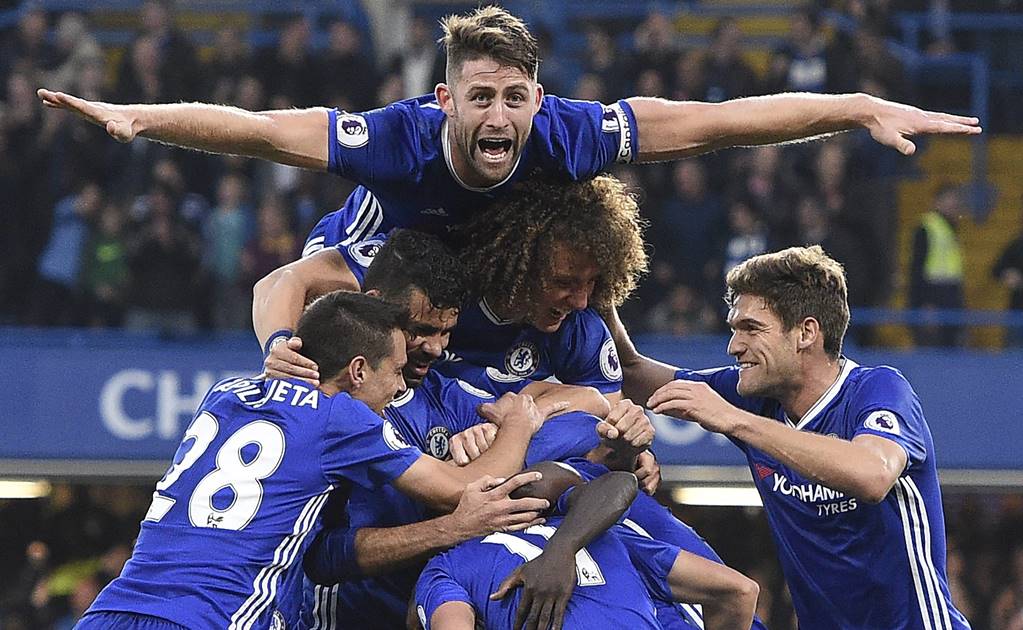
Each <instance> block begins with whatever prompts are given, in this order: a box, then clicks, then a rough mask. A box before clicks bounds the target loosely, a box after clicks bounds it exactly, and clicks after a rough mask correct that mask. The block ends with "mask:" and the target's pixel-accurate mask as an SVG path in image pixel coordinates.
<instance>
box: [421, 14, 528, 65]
mask: <svg viewBox="0 0 1023 630" xmlns="http://www.w3.org/2000/svg"><path fill="white" fill-rule="evenodd" d="M440 23H441V27H442V28H443V29H444V37H442V38H441V39H440V42H441V43H442V44H443V45H444V51H445V52H446V53H447V60H448V61H447V81H448V83H453V82H454V80H455V77H457V76H458V75H459V74H460V73H461V72H462V64H464V63H465V62H467V61H474V60H476V59H483V58H490V59H493V60H494V61H496V62H497V63H498V64H500V65H502V66H508V67H511V68H516V69H518V70H521V71H522V72H523V73H524V74H525V75H526V76H528V77H529V78H531V79H533V80H534V81H535V80H536V75H537V71H538V70H539V68H540V52H539V51H540V46H539V44H538V43H537V41H536V38H535V37H533V35H532V34H531V33H530V32H529V29H528V28H527V27H526V23H525V22H523V21H522V20H521V19H519V18H517V17H515V16H514V15H512V14H511V13H509V12H508V11H506V10H504V9H502V8H501V7H495V6H488V7H480V8H478V9H476V10H475V11H473V12H472V13H469V14H468V15H449V16H447V17H445V18H444V19H443V20H441V22H440Z"/></svg>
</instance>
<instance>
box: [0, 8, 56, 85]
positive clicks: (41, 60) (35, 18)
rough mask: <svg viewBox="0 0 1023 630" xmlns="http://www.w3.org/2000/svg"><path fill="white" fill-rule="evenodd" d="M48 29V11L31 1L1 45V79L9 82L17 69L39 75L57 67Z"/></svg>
mask: <svg viewBox="0 0 1023 630" xmlns="http://www.w3.org/2000/svg"><path fill="white" fill-rule="evenodd" d="M47 28H48V24H47V17H46V11H44V10H43V9H42V8H40V7H38V6H33V5H31V4H28V6H27V7H26V9H25V12H24V13H22V15H21V17H20V18H19V19H18V26H17V30H15V31H14V32H13V33H12V34H11V35H9V36H8V37H5V38H4V39H3V43H2V44H0V81H3V83H4V84H6V83H7V79H8V77H10V75H11V74H12V73H14V72H22V73H27V74H29V75H32V76H35V75H37V74H39V73H41V72H43V71H47V70H50V69H52V68H53V66H54V64H55V63H56V58H55V51H54V48H53V47H52V46H51V45H50V44H49V43H48V42H47V41H46V30H47Z"/></svg>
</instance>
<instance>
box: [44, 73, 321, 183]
mask: <svg viewBox="0 0 1023 630" xmlns="http://www.w3.org/2000/svg"><path fill="white" fill-rule="evenodd" d="M36 93H37V94H38V96H39V98H40V99H41V100H42V102H43V104H44V105H46V106H47V107H51V108H54V109H64V110H67V111H70V112H72V113H74V114H76V115H78V116H79V117H81V118H84V119H85V120H87V121H89V122H91V123H93V124H95V125H99V126H100V127H103V128H104V129H106V130H107V133H108V134H110V135H111V137H113V138H114V139H115V140H117V141H118V142H131V141H132V140H134V139H135V137H136V136H141V137H143V138H148V139H150V140H156V141H157V142H162V143H164V144H171V145H174V146H179V147H185V148H188V149H197V150H199V151H207V152H209V153H226V154H231V155H243V156H246V157H254V158H261V159H264V160H270V161H273V162H279V163H281V164H287V165H289V166H300V167H302V168H308V169H314V170H318V171H325V170H326V169H327V146H328V138H327V135H328V133H327V128H328V124H329V122H328V114H327V112H328V110H327V109H325V108H322V107H317V108H311V109H292V110H276V111H264V112H250V111H246V110H244V109H240V108H237V107H230V106H226V105H209V104H206V103H173V104H158V105H114V104H112V103H103V102H99V101H87V100H85V99H81V98H78V97H76V96H72V95H70V94H65V93H64V92H51V91H50V90H46V89H40V90H38V91H37V92H36Z"/></svg>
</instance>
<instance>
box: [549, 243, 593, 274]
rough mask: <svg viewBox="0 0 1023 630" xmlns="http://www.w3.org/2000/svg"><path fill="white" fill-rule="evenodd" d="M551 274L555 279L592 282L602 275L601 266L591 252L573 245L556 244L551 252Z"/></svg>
mask: <svg viewBox="0 0 1023 630" xmlns="http://www.w3.org/2000/svg"><path fill="white" fill-rule="evenodd" d="M549 259H550V269H549V270H548V272H549V273H550V275H551V277H552V278H555V279H574V278H584V279H586V280H591V279H593V278H595V277H597V276H599V275H600V264H599V263H598V262H597V260H596V258H594V257H593V255H592V254H591V253H589V252H587V251H586V250H584V249H580V248H578V247H573V246H572V244H571V243H567V242H564V241H558V242H555V243H554V244H553V245H551V250H550V257H549Z"/></svg>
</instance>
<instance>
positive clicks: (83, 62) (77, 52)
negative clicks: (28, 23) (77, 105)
mask: <svg viewBox="0 0 1023 630" xmlns="http://www.w3.org/2000/svg"><path fill="white" fill-rule="evenodd" d="M56 54H57V59H58V62H57V63H58V64H59V65H58V66H57V67H56V68H55V69H54V70H53V72H51V73H50V74H49V76H47V77H46V82H47V84H48V85H50V86H52V88H51V89H54V90H64V91H70V90H74V91H76V93H79V94H80V93H81V89H80V87H79V86H78V77H79V76H80V75H81V74H82V73H83V72H85V70H86V68H89V67H94V66H97V65H100V64H102V63H103V51H102V50H100V47H99V44H98V43H97V42H96V38H94V37H93V36H92V34H91V33H90V32H89V29H88V27H87V26H86V24H85V19H84V18H83V17H82V16H81V15H78V14H77V13H65V14H64V15H62V16H61V17H60V20H59V21H58V22H57V47H56ZM83 97H84V98H90V97H89V96H87V95H83Z"/></svg>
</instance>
